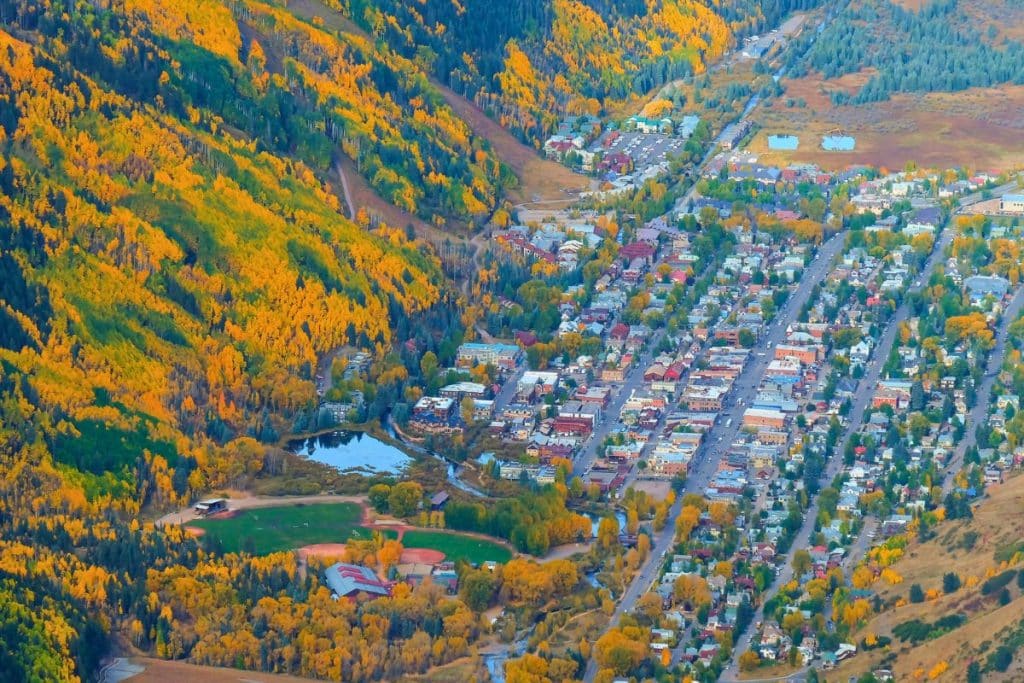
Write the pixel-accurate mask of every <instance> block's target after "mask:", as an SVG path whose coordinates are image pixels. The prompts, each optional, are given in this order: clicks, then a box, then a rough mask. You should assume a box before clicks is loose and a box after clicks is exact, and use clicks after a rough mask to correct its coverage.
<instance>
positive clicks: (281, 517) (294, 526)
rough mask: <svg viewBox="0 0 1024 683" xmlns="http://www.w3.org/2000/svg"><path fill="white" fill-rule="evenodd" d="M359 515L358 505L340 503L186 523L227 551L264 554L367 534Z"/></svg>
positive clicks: (260, 510) (284, 508) (278, 508)
mask: <svg viewBox="0 0 1024 683" xmlns="http://www.w3.org/2000/svg"><path fill="white" fill-rule="evenodd" d="M362 519H363V510H362V508H361V507H360V506H359V505H357V504H355V503H340V504H334V505H330V504H319V505H294V506H286V507H274V508H263V509H259V510H244V511H242V512H239V513H237V514H235V515H233V516H231V517H223V518H211V519H200V520H196V521H193V522H189V523H188V526H192V527H197V528H199V529H202V530H203V532H204V536H206V537H209V538H215V539H217V540H218V541H219V542H220V544H221V546H222V547H223V548H224V550H225V551H226V552H237V551H239V550H247V551H249V552H253V553H256V554H258V555H266V554H267V553H273V552H278V551H281V550H293V549H295V548H297V547H300V546H305V545H313V544H316V543H344V542H345V541H347V540H348V539H349V538H351V537H352V536H353V535H356V534H358V535H360V536H366V537H369V535H370V533H371V532H370V530H369V529H367V528H366V527H363V526H361V522H362Z"/></svg>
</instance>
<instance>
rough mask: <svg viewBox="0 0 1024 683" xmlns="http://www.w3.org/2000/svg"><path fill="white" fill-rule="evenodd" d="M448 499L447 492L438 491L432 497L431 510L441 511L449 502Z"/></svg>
mask: <svg viewBox="0 0 1024 683" xmlns="http://www.w3.org/2000/svg"><path fill="white" fill-rule="evenodd" d="M448 498H449V496H448V492H447V491H438V492H437V493H435V494H434V495H433V496H431V497H430V509H431V510H440V509H441V508H443V507H444V506H445V504H446V503H447V502H448Z"/></svg>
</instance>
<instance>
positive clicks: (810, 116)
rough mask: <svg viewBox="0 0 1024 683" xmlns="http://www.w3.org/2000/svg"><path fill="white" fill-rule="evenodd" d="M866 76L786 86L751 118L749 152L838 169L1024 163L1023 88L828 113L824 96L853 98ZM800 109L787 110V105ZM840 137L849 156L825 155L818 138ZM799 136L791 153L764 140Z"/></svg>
mask: <svg viewBox="0 0 1024 683" xmlns="http://www.w3.org/2000/svg"><path fill="white" fill-rule="evenodd" d="M870 75H871V74H870V72H868V71H865V72H861V73H859V74H851V75H849V76H844V77H843V78H840V79H833V80H830V81H823V80H821V79H820V78H817V77H807V78H801V79H795V80H788V81H784V85H785V87H786V93H785V94H784V95H783V96H782V97H780V98H778V99H776V100H774V101H773V102H771V103H770V106H769V105H768V104H762V106H760V107H759V108H758V109H757V110H756V111H755V112H754V114H753V118H754V119H755V120H756V121H757V123H758V124H759V126H760V128H761V130H760V131H759V132H758V133H757V135H756V136H755V137H754V140H753V141H752V142H751V144H750V146H749V150H750V151H752V152H755V153H757V154H758V155H759V156H760V158H761V160H762V161H763V162H765V163H777V164H782V165H785V164H789V163H795V162H811V163H816V164H818V165H820V166H821V167H823V168H826V169H830V170H836V169H842V168H846V167H847V166H850V165H852V164H870V165H874V166H881V167H885V168H890V169H898V168H903V166H904V165H905V164H906V162H908V161H914V162H917V163H918V164H919V165H921V166H927V167H938V168H948V167H952V166H965V167H968V168H972V169H977V170H995V171H1002V170H1007V169H1010V168H1014V167H1019V166H1021V165H1024V147H1022V146H1021V145H1020V143H1019V141H1020V139H1021V136H1022V135H1024V86H1005V87H1001V88H974V89H970V90H966V91H963V92H959V93H931V94H927V95H896V96H894V97H893V98H892V99H891V100H889V101H886V102H877V103H872V104H866V105H859V106H848V105H844V106H840V107H834V106H833V105H832V103H831V101H830V99H829V96H828V92H830V91H833V90H844V91H846V92H852V91H853V90H855V89H856V88H858V87H859V86H860V85H861V84H862V83H864V82H866V80H867V79H868V78H869V77H870ZM788 100H794V101H795V102H800V101H801V100H802V101H803V102H804V103H806V106H804V107H801V106H793V107H788V106H787V101H788ZM836 132H842V133H845V134H849V135H852V136H854V137H855V138H856V140H857V148H856V150H854V151H853V152H826V151H824V150H822V149H821V147H820V143H821V136H822V135H824V134H826V133H836ZM785 133H791V134H795V135H798V136H799V137H800V148H799V149H798V150H796V151H794V152H778V151H769V150H768V140H767V138H768V135H772V134H785Z"/></svg>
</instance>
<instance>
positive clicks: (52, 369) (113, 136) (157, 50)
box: [0, 3, 440, 500]
mask: <svg viewBox="0 0 1024 683" xmlns="http://www.w3.org/2000/svg"><path fill="white" fill-rule="evenodd" d="M201 4H202V5H203V6H209V5H210V4H209V3H205V4H203V3H201ZM179 5H180V3H179ZM78 7H79V10H80V13H74V14H72V15H67V14H63V15H58V14H57V13H56V12H54V13H53V14H50V13H49V12H48V11H44V10H42V9H40V8H38V7H36V6H29V5H28V4H27V3H26V5H23V6H21V7H20V8H16V9H17V11H18V12H17V14H15V15H12V12H13V11H14V9H15V8H12V7H11V6H10V5H9V4H8V5H7V6H6V7H4V8H2V9H3V11H4V12H5V13H4V14H3V15H2V16H5V17H7V18H8V19H10V18H11V17H12V16H17V17H18V24H17V25H9V26H8V30H7V31H0V43H2V45H0V86H2V87H0V148H2V150H0V159H2V161H0V215H2V220H3V222H4V224H5V225H6V226H7V227H6V228H5V229H4V230H2V231H0V241H2V244H0V247H2V249H0V253H2V256H0V269H2V275H3V276H2V277H0V376H2V377H7V378H9V379H11V380H12V381H14V386H16V387H17V390H18V393H19V394H22V395H23V400H25V401H27V402H28V403H29V404H31V405H32V406H33V407H34V409H38V410H39V411H41V412H42V413H43V414H45V415H46V416H47V418H46V421H45V422H46V425H45V427H43V428H41V429H40V430H39V431H36V432H27V433H34V434H35V436H36V437H37V438H38V439H40V440H41V442H40V443H44V444H45V445H47V446H49V447H50V448H51V449H52V450H53V451H54V452H55V454H56V457H57V458H58V460H59V461H61V462H64V463H66V464H68V465H73V466H75V467H78V468H81V469H83V470H85V471H88V472H91V473H93V474H95V475H104V474H105V473H108V472H113V473H115V475H116V477H115V478H117V479H119V480H120V481H121V482H122V483H128V484H130V483H132V479H133V477H132V475H131V474H130V473H129V470H130V468H131V467H134V466H135V464H136V459H137V458H139V457H140V456H142V455H143V454H144V453H145V454H148V455H147V457H148V458H149V459H150V460H151V461H152V462H156V463H158V464H157V465H156V466H157V467H158V468H160V467H162V468H163V469H165V470H166V468H167V466H168V465H170V466H172V467H173V466H175V465H177V464H178V463H179V462H181V463H183V467H182V470H183V472H184V476H183V477H182V478H181V479H179V480H178V481H177V482H176V485H177V489H178V490H177V492H178V493H179V494H180V493H182V492H183V491H184V490H185V489H187V488H188V483H189V479H188V473H189V470H190V469H193V468H195V469H196V470H197V472H196V474H195V477H197V478H195V479H194V481H192V482H191V483H192V484H193V485H194V487H195V488H199V487H200V486H201V485H202V484H203V483H207V484H213V485H217V482H218V481H221V482H223V481H227V480H229V479H230V477H231V476H232V475H231V472H232V471H233V468H234V467H236V466H237V465H236V464H230V463H229V462H227V461H230V460H232V457H231V454H230V453H228V452H226V451H224V449H222V448H219V447H217V448H213V449H212V450H210V451H209V452H207V450H206V446H204V444H205V443H206V442H211V443H224V442H226V441H229V440H230V439H232V438H234V437H236V436H240V435H244V434H247V433H249V434H253V435H255V436H264V437H273V435H274V434H276V432H278V431H280V430H281V428H282V426H283V420H284V419H286V418H287V416H289V415H291V414H293V413H294V412H295V411H296V410H298V409H300V408H302V407H304V406H306V405H308V404H309V402H310V401H312V400H313V398H314V396H315V395H314V387H313V383H312V368H314V367H315V366H316V363H317V361H318V359H319V357H320V356H322V355H323V354H324V353H325V352H327V351H328V350H330V349H333V348H335V347H338V346H341V345H343V344H356V345H358V346H361V347H363V348H367V349H370V350H374V349H378V348H381V349H383V348H387V347H388V345H389V344H390V343H391V341H392V339H393V331H392V325H393V324H394V323H395V322H396V321H397V320H398V319H399V318H401V317H404V316H406V315H409V314H413V313H415V312H416V311H421V310H424V309H425V308H428V307H430V306H432V305H433V304H434V303H435V302H436V301H437V300H438V297H439V294H440V290H439V284H438V283H439V280H440V278H439V270H438V267H437V264H436V262H435V261H434V259H432V258H431V257H428V256H425V255H424V253H423V251H422V248H421V246H420V245H416V244H413V243H409V242H407V240H406V237H405V235H404V232H401V231H398V230H390V229H387V228H381V229H379V230H377V231H376V232H375V233H371V232H368V231H367V230H366V229H365V228H364V227H361V226H357V225H355V224H354V223H352V222H350V221H348V220H346V219H345V218H343V217H342V215H341V213H340V212H339V207H338V205H337V200H336V198H335V196H334V195H333V193H331V192H330V191H329V190H328V188H326V187H325V186H324V185H323V184H322V183H321V182H320V181H319V180H318V179H317V177H316V175H315V174H314V172H313V169H312V168H311V167H310V166H309V165H308V164H306V163H304V162H303V161H302V160H301V159H298V158H296V157H297V156H298V155H294V156H284V155H283V154H282V153H280V152H276V151H274V150H272V149H268V148H269V147H271V146H272V145H271V143H270V142H268V141H267V140H266V139H265V138H264V137H250V136H248V135H246V134H245V133H243V132H239V131H238V129H237V128H236V127H234V126H232V125H230V124H229V123H228V122H227V121H225V120H224V119H223V118H221V117H219V116H217V115H216V114H214V113H212V112H211V111H210V110H209V109H207V108H205V107H199V106H196V103H194V100H193V99H192V98H191V97H190V96H188V94H187V93H186V91H185V86H184V84H185V83H192V84H195V83H198V82H200V81H201V80H203V78H204V76H206V75H209V74H210V70H209V69H208V68H206V69H204V68H200V67H199V66H194V67H193V68H194V69H195V70H194V71H189V70H187V69H186V67H185V64H186V63H185V62H181V63H176V66H177V69H178V76H177V77H172V76H170V72H169V71H165V70H163V69H162V68H161V66H162V65H166V66H168V67H169V68H171V69H173V68H175V65H172V62H174V60H173V59H172V57H171V56H170V54H169V53H168V52H166V50H164V48H161V47H158V46H157V44H156V43H155V42H154V43H147V42H146V40H144V37H136V38H133V39H132V40H131V41H128V40H126V39H123V38H118V39H116V40H115V39H114V38H115V37H116V36H117V35H118V33H117V31H139V30H141V29H140V28H139V27H138V26H134V28H129V23H130V22H126V21H125V20H124V19H123V18H121V17H119V16H116V15H112V14H110V13H105V12H103V11H95V10H93V9H91V6H90V5H88V4H86V3H81V4H80V5H79V6H78ZM89 26H100V27H102V28H98V29H96V30H95V31H92V30H90V29H89ZM117 27H119V28H117ZM108 28H109V33H110V34H111V35H112V36H113V37H111V38H110V39H109V40H107V39H105V38H104V37H105V36H106V35H107V34H108ZM57 35H61V38H59V39H57V38H54V37H53V36H57ZM76 36H77V37H76ZM197 40H198V41H199V42H200V43H202V42H207V41H210V45H211V47H216V45H220V44H223V42H224V37H223V35H222V36H218V37H214V36H211V35H206V36H203V37H201V38H197ZM182 49H183V48H182ZM189 49H192V50H195V51H197V52H199V51H200V50H199V48H196V47H190V48H189ZM210 54H212V53H204V55H205V57H204V58H211V57H209V55H210ZM79 66H81V67H82V68H79ZM135 68H137V69H140V70H141V74H142V75H141V76H140V75H139V74H138V73H135V72H133V71H132V69H135ZM211 68H212V67H211ZM90 74H91V75H90ZM147 74H148V75H152V76H153V82H152V83H147V81H146V78H145V77H144V76H145V75H147ZM176 78H177V80H175V79H176ZM215 80H216V79H214V78H213V77H212V76H211V77H210V81H211V82H213V81H215ZM267 80H268V81H272V80H274V78H273V77H271V78H269V79H267ZM218 82H219V81H218ZM239 82H240V81H239ZM175 83H178V84H179V86H180V87H178V86H175V85H174V84H175ZM150 87H153V88H156V89H157V90H156V91H153V90H147V88H150ZM239 87H241V86H239ZM269 90H272V88H270V87H269V85H268V91H269ZM197 92H198V91H197ZM268 96H269V95H268ZM276 96H278V97H280V98H281V100H280V102H282V103H283V102H288V101H291V99H290V96H288V95H287V92H286V91H284V90H279V91H278V92H277V95H276ZM254 97H255V95H254ZM385 99H386V98H385ZM250 104H252V100H242V99H232V100H231V104H230V106H227V105H225V107H224V109H225V110H228V109H233V110H236V111H241V112H245V111H246V107H247V106H248V105H250ZM253 107H254V111H255V110H256V109H255V105H253ZM179 111H180V114H181V116H178V115H177V114H178V113H179ZM259 111H261V112H263V114H262V115H263V116H267V115H269V113H268V112H272V111H276V112H278V113H280V110H277V109H260V110H259ZM293 111H294V110H293ZM361 111H362V112H364V113H365V112H366V111H367V110H366V109H364V110H361ZM275 116H277V114H275ZM243 118H246V117H244V116H243ZM253 120H257V117H256V116H255V115H254V117H253ZM278 122H279V121H277V122H275V125H276V123H278ZM261 125H263V124H261ZM378 125H379V124H378ZM275 130H276V129H275ZM287 134H288V131H287V130H283V131H282V132H281V135H282V136H287ZM295 134H296V136H297V137H296V140H298V139H306V138H305V137H304V134H303V133H301V131H299V132H296V133H295ZM282 144H284V143H283V142H282ZM18 377H20V379H17V380H16V381H15V380H14V379H13V378H18ZM27 433H25V434H27ZM30 441H31V440H29V442H30ZM100 445H102V448H98V447H97V446H100ZM12 450H13V452H16V451H17V449H16V448H13V447H12V449H8V450H7V452H11V451H12ZM229 450H230V449H229ZM218 454H219V455H218ZM222 458H223V459H222ZM197 463H198V464H199V467H196V465H197ZM163 494H167V491H164V492H163ZM143 500H145V498H144V499H143Z"/></svg>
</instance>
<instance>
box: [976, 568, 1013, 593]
mask: <svg viewBox="0 0 1024 683" xmlns="http://www.w3.org/2000/svg"><path fill="white" fill-rule="evenodd" d="M1016 575H1017V570H1016V569H1007V570H1006V571H1005V572H1002V573H1001V574H996V575H995V576H993V577H992V578H990V579H986V580H985V583H983V584H981V594H982V595H990V594H992V593H995V592H997V591H999V590H1000V589H1001V588H1004V587H1005V586H1007V585H1009V583H1010V582H1011V581H1013V578H1014V577H1015V576H1016Z"/></svg>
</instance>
